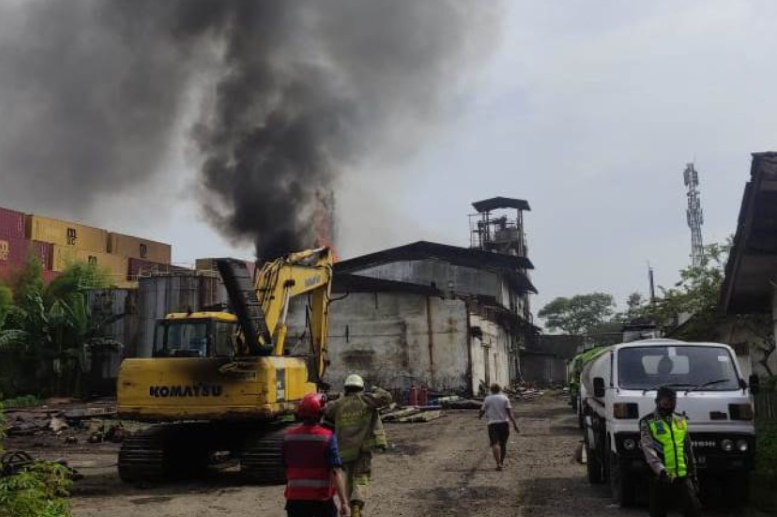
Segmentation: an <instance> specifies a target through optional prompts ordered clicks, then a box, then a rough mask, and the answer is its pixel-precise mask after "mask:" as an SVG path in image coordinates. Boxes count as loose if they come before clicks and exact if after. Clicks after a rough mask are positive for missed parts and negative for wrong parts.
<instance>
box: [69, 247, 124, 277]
mask: <svg viewBox="0 0 777 517" xmlns="http://www.w3.org/2000/svg"><path fill="white" fill-rule="evenodd" d="M76 259H77V260H78V261H80V262H87V263H89V264H94V265H96V266H98V267H100V268H102V269H105V270H106V271H107V272H108V274H109V275H110V281H111V283H113V284H115V283H119V282H126V281H127V257H123V256H121V255H113V254H111V253H99V252H96V251H84V250H78V251H77V252H76Z"/></svg>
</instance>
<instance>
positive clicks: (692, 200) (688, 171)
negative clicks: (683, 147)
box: [684, 163, 704, 266]
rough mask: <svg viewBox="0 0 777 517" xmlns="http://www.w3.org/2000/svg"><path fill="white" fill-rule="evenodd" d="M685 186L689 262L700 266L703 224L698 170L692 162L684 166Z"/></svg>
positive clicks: (702, 250)
mask: <svg viewBox="0 0 777 517" xmlns="http://www.w3.org/2000/svg"><path fill="white" fill-rule="evenodd" d="M684 177H685V186H686V187H688V211H687V217H688V227H689V228H690V229H691V263H692V264H693V265H694V266H700V265H701V263H702V259H703V258H704V242H703V241H702V237H701V227H702V225H703V224H704V212H703V211H702V209H701V199H700V192H699V172H698V171H697V170H696V167H694V164H693V163H689V164H688V165H686V166H685V173H684Z"/></svg>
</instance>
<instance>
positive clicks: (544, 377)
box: [521, 354, 567, 385]
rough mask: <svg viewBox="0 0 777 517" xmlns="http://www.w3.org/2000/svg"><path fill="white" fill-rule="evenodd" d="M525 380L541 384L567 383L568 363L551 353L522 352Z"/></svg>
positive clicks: (522, 369)
mask: <svg viewBox="0 0 777 517" xmlns="http://www.w3.org/2000/svg"><path fill="white" fill-rule="evenodd" d="M521 373H522V374H523V380H525V381H526V382H533V383H537V384H539V385H547V384H566V381H567V363H566V361H565V360H564V359H561V358H559V357H555V356H553V355H551V354H522V355H521Z"/></svg>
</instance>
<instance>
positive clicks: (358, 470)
mask: <svg viewBox="0 0 777 517" xmlns="http://www.w3.org/2000/svg"><path fill="white" fill-rule="evenodd" d="M391 401H392V397H391V394H390V393H388V392H387V391H385V390H382V389H380V388H378V387H374V388H373V390H372V392H371V393H366V392H365V391H364V379H362V378H361V376H359V375H355V374H352V375H349V376H348V377H347V378H346V379H345V396H343V397H341V398H340V399H338V400H336V401H334V402H332V403H331V404H329V406H327V409H326V420H328V421H329V422H331V423H333V424H334V426H335V432H336V434H337V441H338V443H339V444H340V457H341V458H342V459H343V469H344V470H345V479H346V490H347V493H348V499H349V501H350V503H351V515H353V517H362V516H363V515H364V503H365V498H366V497H367V487H368V486H369V483H370V476H371V474H372V451H373V450H375V449H385V448H386V446H387V442H386V433H385V431H384V430H383V423H382V422H381V419H380V414H379V413H378V409H380V408H381V407H384V406H388V405H389V404H391Z"/></svg>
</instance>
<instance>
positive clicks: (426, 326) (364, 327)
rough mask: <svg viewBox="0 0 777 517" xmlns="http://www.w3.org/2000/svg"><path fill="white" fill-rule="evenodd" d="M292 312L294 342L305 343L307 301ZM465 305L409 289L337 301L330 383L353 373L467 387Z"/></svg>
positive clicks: (388, 381)
mask: <svg viewBox="0 0 777 517" xmlns="http://www.w3.org/2000/svg"><path fill="white" fill-rule="evenodd" d="M293 302H294V303H293V304H292V306H291V309H290V311H289V317H288V320H287V323H288V324H289V337H288V343H289V345H292V346H293V345H294V343H295V341H299V344H298V345H297V347H299V348H297V349H296V350H297V351H304V350H307V347H308V346H309V345H308V344H307V341H305V336H304V333H305V310H304V300H299V299H295V300H293ZM467 328H468V327H467V310H466V305H465V303H464V302H463V301H461V300H441V299H439V298H430V297H426V296H423V295H416V294H407V293H352V294H350V295H349V296H348V297H347V298H345V299H343V300H339V301H336V302H333V303H332V305H331V306H330V318H329V357H330V360H331V365H330V367H329V370H328V372H327V381H328V382H330V383H331V384H332V385H333V386H335V387H336V388H338V387H340V386H342V382H343V380H344V379H345V377H346V375H348V374H349V373H359V374H362V375H363V376H364V377H365V378H366V380H367V381H368V382H370V383H374V384H379V385H381V386H384V387H387V388H405V387H408V386H409V385H410V384H411V383H414V384H416V385H427V386H429V387H431V388H433V389H437V390H453V391H460V390H464V389H466V388H467V386H468V368H469V351H468V330H467Z"/></svg>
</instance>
